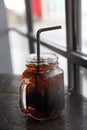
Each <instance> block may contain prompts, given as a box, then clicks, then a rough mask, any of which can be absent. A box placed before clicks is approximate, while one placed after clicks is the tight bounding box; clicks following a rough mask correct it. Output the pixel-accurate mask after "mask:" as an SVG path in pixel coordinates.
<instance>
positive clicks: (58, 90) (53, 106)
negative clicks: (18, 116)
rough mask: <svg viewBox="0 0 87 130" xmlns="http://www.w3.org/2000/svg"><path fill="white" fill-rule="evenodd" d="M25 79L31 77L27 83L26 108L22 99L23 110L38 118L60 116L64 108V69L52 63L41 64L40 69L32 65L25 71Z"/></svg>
mask: <svg viewBox="0 0 87 130" xmlns="http://www.w3.org/2000/svg"><path fill="white" fill-rule="evenodd" d="M23 79H25V80H26V79H29V84H27V85H26V99H25V100H26V101H25V102H26V103H25V108H26V109H25V108H23V101H22V100H21V104H22V105H21V109H22V111H23V112H25V113H27V114H29V115H30V116H32V117H33V118H36V119H46V118H55V117H57V116H59V115H60V113H61V112H62V110H63V108H64V90H63V88H64V84H63V73H62V71H60V72H59V71H58V68H56V67H51V65H50V66H48V65H41V66H40V68H39V70H37V67H36V66H32V67H31V69H27V70H26V71H25V72H24V73H23ZM22 87H23V86H21V89H22ZM21 89H20V90H21ZM21 92H22V91H21ZM22 94H23V93H22Z"/></svg>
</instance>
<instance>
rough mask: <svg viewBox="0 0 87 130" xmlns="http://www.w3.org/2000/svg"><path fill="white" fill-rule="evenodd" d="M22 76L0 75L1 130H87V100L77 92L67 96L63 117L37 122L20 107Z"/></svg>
mask: <svg viewBox="0 0 87 130" xmlns="http://www.w3.org/2000/svg"><path fill="white" fill-rule="evenodd" d="M20 82H21V77H20V76H12V75H0V130H3V129H4V130H28V129H29V130H87V99H85V98H83V97H82V96H81V95H79V94H77V93H76V92H74V91H73V92H72V94H65V109H64V111H63V113H62V115H61V117H59V118H57V119H54V120H49V121H36V120H33V119H31V118H30V117H28V116H26V115H25V114H24V113H22V112H21V110H20V107H19V85H20Z"/></svg>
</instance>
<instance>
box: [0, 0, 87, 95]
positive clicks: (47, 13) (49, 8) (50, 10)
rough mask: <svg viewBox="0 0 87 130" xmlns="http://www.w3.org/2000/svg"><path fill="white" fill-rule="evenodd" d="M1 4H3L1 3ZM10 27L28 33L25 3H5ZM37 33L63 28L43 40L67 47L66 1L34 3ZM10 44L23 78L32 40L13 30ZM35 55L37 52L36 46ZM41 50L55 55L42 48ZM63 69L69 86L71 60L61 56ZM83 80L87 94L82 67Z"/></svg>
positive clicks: (84, 18)
mask: <svg viewBox="0 0 87 130" xmlns="http://www.w3.org/2000/svg"><path fill="white" fill-rule="evenodd" d="M0 3H1V1H0ZM4 4H5V9H6V14H7V23H8V27H15V28H17V29H18V30H21V31H22V32H24V33H27V31H28V30H27V24H26V23H27V22H26V9H25V1H24V0H4ZM86 5H87V2H86V0H81V48H80V50H79V51H81V52H82V53H84V54H85V55H87V7H86ZM31 7H32V17H33V30H34V34H35V35H36V32H37V30H38V29H39V28H42V27H47V26H55V25H61V26H62V29H61V30H56V31H52V32H51V31H50V32H47V33H42V34H41V37H42V39H45V40H46V39H47V40H48V41H49V43H51V42H52V43H55V44H59V45H60V46H62V47H66V45H67V44H66V18H65V0H31ZM8 35H9V44H10V53H11V64H12V73H13V74H19V75H21V74H22V72H23V71H24V69H25V59H26V56H27V55H28V54H29V53H30V50H29V44H28V39H27V38H26V37H22V36H21V35H19V34H17V33H16V32H14V31H9V33H8ZM34 46H35V52H36V44H34ZM41 51H43V52H48V51H49V52H52V51H51V50H50V49H47V48H45V47H43V46H42V45H41ZM58 57H59V63H60V67H61V68H62V69H63V70H64V83H65V85H66V86H67V85H68V80H67V75H68V74H67V73H68V71H67V59H66V58H64V57H63V56H61V55H59V54H58ZM80 77H81V83H82V86H83V87H82V88H83V89H82V91H83V93H84V95H85V96H86V95H87V89H85V88H86V84H87V70H86V69H85V68H83V67H80Z"/></svg>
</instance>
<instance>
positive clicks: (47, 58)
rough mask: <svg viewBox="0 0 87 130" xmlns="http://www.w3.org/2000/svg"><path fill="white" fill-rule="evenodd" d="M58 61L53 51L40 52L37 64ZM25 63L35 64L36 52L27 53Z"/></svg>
mask: <svg viewBox="0 0 87 130" xmlns="http://www.w3.org/2000/svg"><path fill="white" fill-rule="evenodd" d="M56 62H57V63H58V56H57V55H56V54H55V53H48V52H46V53H45V52H44V53H40V63H39V64H51V63H56ZM26 64H27V65H28V64H37V54H36V53H32V54H28V55H27V57H26Z"/></svg>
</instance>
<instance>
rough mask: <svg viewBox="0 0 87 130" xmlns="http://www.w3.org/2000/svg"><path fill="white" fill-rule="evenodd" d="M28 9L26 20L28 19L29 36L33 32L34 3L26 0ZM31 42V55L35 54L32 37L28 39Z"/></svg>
mask: <svg viewBox="0 0 87 130" xmlns="http://www.w3.org/2000/svg"><path fill="white" fill-rule="evenodd" d="M25 7H26V19H27V28H28V34H29V33H32V32H33V20H32V3H31V0H25ZM28 41H29V50H30V53H34V41H33V40H32V38H31V37H29V38H28Z"/></svg>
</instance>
